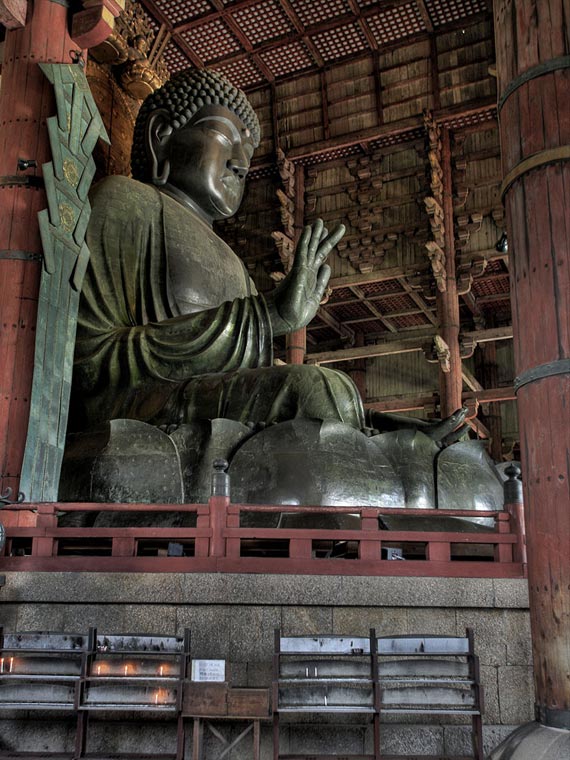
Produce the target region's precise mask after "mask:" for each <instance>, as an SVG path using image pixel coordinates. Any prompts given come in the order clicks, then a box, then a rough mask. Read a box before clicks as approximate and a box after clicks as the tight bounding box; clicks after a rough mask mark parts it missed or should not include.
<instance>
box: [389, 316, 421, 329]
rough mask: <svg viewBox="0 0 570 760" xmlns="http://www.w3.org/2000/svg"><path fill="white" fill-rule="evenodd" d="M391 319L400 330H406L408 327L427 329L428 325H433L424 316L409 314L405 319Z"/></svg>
mask: <svg viewBox="0 0 570 760" xmlns="http://www.w3.org/2000/svg"><path fill="white" fill-rule="evenodd" d="M389 319H390V322H392V324H393V325H394V326H395V327H397V328H398V330H404V329H405V328H406V327H425V326H426V325H431V322H430V321H429V320H428V318H427V317H424V315H423V314H408V315H406V316H404V317H390V318H389Z"/></svg>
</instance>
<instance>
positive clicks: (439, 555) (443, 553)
mask: <svg viewBox="0 0 570 760" xmlns="http://www.w3.org/2000/svg"><path fill="white" fill-rule="evenodd" d="M426 559H427V560H429V561H430V562H451V544H450V543H449V541H429V540H428V542H427V545H426Z"/></svg>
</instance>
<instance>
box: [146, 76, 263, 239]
mask: <svg viewBox="0 0 570 760" xmlns="http://www.w3.org/2000/svg"><path fill="white" fill-rule="evenodd" d="M258 145H259V121H258V119H257V116H256V114H255V112H254V110H253V108H252V107H251V104H250V103H249V101H248V100H247V98H246V96H245V94H244V93H243V92H242V91H241V90H238V89H237V87H234V86H233V85H232V84H230V82H228V80H227V79H225V78H224V77H223V76H222V75H221V74H219V73H218V72H216V71H210V70H207V69H201V70H200V69H185V70H184V71H181V72H179V73H178V74H176V75H175V76H174V77H172V79H170V80H169V81H168V82H167V83H166V84H165V85H164V86H163V87H161V88H160V89H158V90H156V92H154V93H153V94H152V95H149V97H148V98H147V99H146V100H145V101H144V103H143V105H142V107H141V110H140V112H139V115H138V117H137V122H136V125H135V132H134V138H133V150H132V155H131V165H132V173H133V178H134V179H137V180H140V181H141V182H147V183H152V184H154V185H156V186H157V187H158V188H160V189H161V190H162V191H163V192H165V193H167V194H168V195H171V196H172V197H174V198H176V200H178V201H180V203H182V204H183V205H185V206H187V207H188V208H189V209H191V210H192V211H194V212H195V213H197V214H198V215H199V216H200V217H201V218H202V219H203V220H204V221H206V222H207V223H209V224H211V223H212V222H213V221H214V220H216V219H225V218H227V217H230V216H233V215H234V214H235V213H236V211H237V210H238V208H239V206H240V203H241V200H242V197H243V192H244V187H245V185H244V182H245V177H246V175H247V172H248V170H249V165H250V162H251V157H252V155H253V151H254V149H255V148H256V147H257V146H258Z"/></svg>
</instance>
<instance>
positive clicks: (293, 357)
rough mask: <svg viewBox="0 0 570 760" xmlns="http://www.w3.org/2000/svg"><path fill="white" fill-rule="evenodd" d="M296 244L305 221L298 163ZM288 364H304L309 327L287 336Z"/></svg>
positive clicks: (302, 171) (302, 169)
mask: <svg viewBox="0 0 570 760" xmlns="http://www.w3.org/2000/svg"><path fill="white" fill-rule="evenodd" d="M294 205H295V208H294V212H293V213H294V215H295V244H297V243H298V242H299V238H300V237H301V233H302V232H303V224H304V221H305V167H304V166H303V165H302V164H298V165H297V166H296V167H295V200H294ZM285 345H286V352H287V353H286V359H285V360H286V362H287V364H303V363H304V361H305V354H306V353H307V328H306V327H302V328H301V329H300V330H295V332H292V333H289V334H288V335H287V336H285Z"/></svg>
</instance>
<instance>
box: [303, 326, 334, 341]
mask: <svg viewBox="0 0 570 760" xmlns="http://www.w3.org/2000/svg"><path fill="white" fill-rule="evenodd" d="M309 331H310V335H311V336H312V337H313V338H314V339H315V341H316V342H317V344H318V343H319V342H321V343H324V342H325V341H330V340H336V339H337V338H338V333H337V332H336V331H335V330H333V329H332V328H331V327H317V328H316V329H315V330H311V326H310V325H309Z"/></svg>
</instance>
